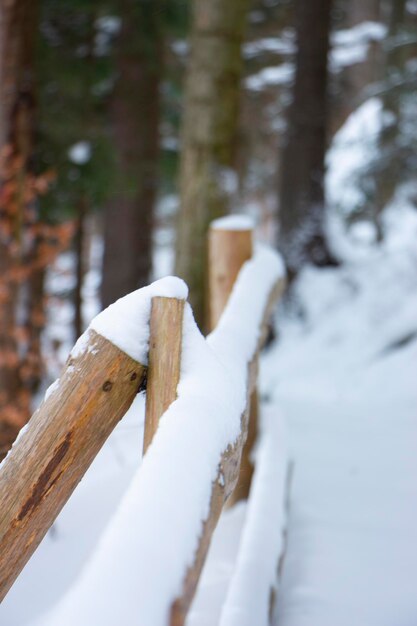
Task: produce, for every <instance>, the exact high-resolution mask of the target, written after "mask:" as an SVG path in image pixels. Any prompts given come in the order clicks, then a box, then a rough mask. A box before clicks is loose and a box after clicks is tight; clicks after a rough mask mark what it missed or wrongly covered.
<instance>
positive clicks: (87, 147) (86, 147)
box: [68, 141, 92, 165]
mask: <svg viewBox="0 0 417 626" xmlns="http://www.w3.org/2000/svg"><path fill="white" fill-rule="evenodd" d="M91 153H92V148H91V143H90V142H89V141H78V143H75V144H74V145H72V146H71V147H70V148H69V150H68V158H69V160H70V161H72V162H73V163H75V164H76V165H84V164H85V163H88V161H89V160H90V159H91Z"/></svg>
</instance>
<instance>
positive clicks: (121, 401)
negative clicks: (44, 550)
mask: <svg viewBox="0 0 417 626" xmlns="http://www.w3.org/2000/svg"><path fill="white" fill-rule="evenodd" d="M85 339H86V341H85V345H84V348H83V349H82V350H80V351H79V353H77V352H76V351H75V352H73V354H72V356H70V358H69V360H68V363H67V365H66V367H65V368H64V370H63V372H62V374H61V377H60V378H59V381H58V382H57V383H56V384H55V385H54V387H53V389H52V390H51V391H50V393H49V394H47V397H46V399H45V401H44V402H43V404H42V405H41V406H40V408H39V409H38V410H37V411H36V413H35V414H34V415H33V417H32V418H31V420H30V421H29V423H28V425H27V428H26V431H25V432H24V433H23V434H22V436H21V437H20V438H19V440H18V441H17V442H15V444H14V446H13V448H12V449H11V451H10V453H9V455H8V456H7V457H6V459H5V460H4V461H3V463H2V465H1V467H0V601H1V600H2V599H3V598H4V597H5V595H6V594H7V592H8V590H9V589H10V587H11V586H12V584H13V583H14V581H15V580H16V578H17V576H18V575H19V573H20V571H21V570H22V569H23V567H24V566H25V564H26V563H27V561H28V560H29V558H30V557H31V555H32V554H33V552H34V551H35V550H36V548H37V546H38V545H39V543H40V542H41V540H42V538H43V537H44V535H45V534H46V532H47V530H48V529H49V527H50V526H51V525H52V523H53V522H54V521H55V518H56V517H57V515H58V513H59V512H60V510H61V509H62V507H63V506H64V504H65V503H66V502H67V500H68V498H69V497H70V495H71V493H72V492H73V491H74V489H75V487H76V486H77V485H78V483H79V482H80V480H81V478H82V477H83V475H84V474H85V472H86V471H87V469H88V467H89V466H90V464H91V463H92V461H93V459H94V457H95V456H96V454H97V453H98V451H99V450H100V448H101V447H102V445H103V443H104V442H105V440H106V439H107V437H108V436H109V435H110V433H111V431H112V430H113V428H114V427H115V426H116V424H117V423H118V422H119V420H120V419H121V418H122V417H123V415H124V414H125V413H126V411H127V409H128V408H129V406H130V405H131V403H132V401H133V399H134V397H135V396H136V394H137V392H138V388H139V387H140V386H141V384H142V381H143V379H144V377H145V373H146V368H145V367H144V366H143V365H141V364H140V363H138V362H137V361H135V360H133V359H132V358H131V357H130V356H128V355H127V354H125V353H124V352H122V350H120V349H119V348H117V347H116V346H115V345H113V344H112V343H111V342H110V341H108V340H107V339H105V338H104V337H102V336H101V335H99V334H98V333H96V332H95V331H93V330H90V331H88V334H86V335H85Z"/></svg>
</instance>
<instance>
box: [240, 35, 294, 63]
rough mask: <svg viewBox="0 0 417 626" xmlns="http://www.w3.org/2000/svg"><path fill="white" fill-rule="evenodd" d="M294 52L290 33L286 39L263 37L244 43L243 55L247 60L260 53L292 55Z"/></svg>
mask: <svg viewBox="0 0 417 626" xmlns="http://www.w3.org/2000/svg"><path fill="white" fill-rule="evenodd" d="M295 51H296V47H295V43H294V36H293V33H292V32H290V33H288V35H287V36H286V37H264V38H263V39H256V40H255V41H250V42H248V43H245V44H244V46H243V55H244V57H245V58H247V59H251V58H253V57H256V56H258V55H260V54H262V53H265V52H268V53H272V54H282V55H292V54H294V53H295Z"/></svg>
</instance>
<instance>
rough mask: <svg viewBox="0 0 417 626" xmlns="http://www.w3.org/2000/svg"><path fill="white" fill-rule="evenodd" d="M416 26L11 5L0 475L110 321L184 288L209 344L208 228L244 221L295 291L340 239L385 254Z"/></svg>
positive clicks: (261, 14)
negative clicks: (307, 269) (153, 296)
mask: <svg viewBox="0 0 417 626" xmlns="http://www.w3.org/2000/svg"><path fill="white" fill-rule="evenodd" d="M416 26H417V2H414V1H413V0H408V1H405V0H349V1H348V0H317V1H316V2H314V3H312V2H309V1H308V0H228V2H227V3H224V2H221V0H210V2H207V0H205V1H204V0H190V1H187V0H176V1H173V2H164V1H163V0H121V1H120V2H105V1H102V0H96V1H95V2H93V1H91V0H90V1H89V0H76V1H71V2H70V1H69V0H60V2H59V3H58V2H55V1H54V0H38V1H37V2H30V1H29V0H11V1H10V0H8V1H6V0H1V2H0V42H1V43H0V45H1V53H0V85H1V92H0V146H1V152H0V355H1V358H0V448H1V450H0V455H1V456H4V455H5V454H6V452H7V450H8V449H9V447H10V445H11V443H12V442H13V440H14V439H15V437H16V434H17V432H18V431H19V429H20V428H21V426H22V425H23V424H24V423H25V422H26V421H27V420H28V418H29V416H30V414H31V411H32V408H33V405H34V403H36V400H37V397H38V394H39V393H40V392H42V391H43V390H44V389H45V387H46V386H47V385H48V384H49V383H50V382H51V380H53V379H54V378H55V377H56V376H57V373H58V371H59V368H60V366H61V365H62V363H63V362H64V360H65V358H66V355H67V353H68V348H69V347H70V345H71V344H72V343H73V341H74V340H75V339H76V338H77V337H78V336H79V335H80V334H81V333H82V331H83V329H84V328H85V327H86V325H87V324H88V322H89V321H90V319H91V317H92V316H93V315H94V314H95V313H97V312H98V310H99V309H100V308H101V307H104V306H107V305H108V304H110V303H111V302H113V301H114V300H115V299H117V298H118V297H120V296H122V295H124V294H126V293H128V292H129V291H132V290H134V289H136V288H138V287H140V286H143V285H145V284H147V283H149V281H150V280H152V278H153V277H155V276H160V275H162V274H167V273H171V272H175V273H176V274H178V275H180V276H181V277H183V278H184V279H185V280H186V281H187V283H188V284H189V287H190V299H191V302H192V304H193V308H194V311H195V314H196V318H197V320H198V322H199V324H200V326H201V328H203V329H206V327H207V321H206V308H207V307H206V302H205V294H206V288H205V283H206V277H205V271H206V248H205V246H206V244H205V237H206V231H207V227H208V224H209V223H210V221H211V220H212V219H214V218H216V217H218V216H220V215H225V214H228V213H235V212H239V213H241V212H244V213H247V214H249V215H251V216H253V217H254V218H255V220H256V222H257V225H258V234H259V236H260V237H261V238H263V239H266V240H268V241H270V242H271V241H272V242H274V244H275V245H276V246H277V247H278V248H279V249H280V251H281V252H282V254H283V255H284V258H285V262H286V265H287V270H288V275H289V279H290V283H292V282H293V281H294V280H296V278H297V274H298V273H299V272H300V269H301V268H302V267H304V266H305V265H306V264H309V263H312V264H314V265H316V266H320V267H328V266H333V265H336V264H339V263H342V262H343V255H342V254H340V250H339V249H338V246H337V245H336V240H337V236H336V232H337V228H338V229H339V230H340V229H341V230H342V231H343V232H344V233H345V234H347V235H348V236H349V237H351V238H353V239H355V240H356V241H361V242H364V243H366V244H370V245H379V243H380V242H383V240H384V222H383V219H382V218H381V216H382V215H383V210H384V208H385V207H386V206H387V205H389V203H390V202H391V201H392V200H393V198H394V197H395V196H396V194H398V193H400V192H401V193H403V194H404V193H405V194H407V197H408V199H409V201H410V202H411V203H412V204H413V205H415V201H416V199H417V195H416V192H417V190H416V187H415V182H414V181H415V170H416V154H417V151H416V145H415V144H416V139H417V131H416V119H417V103H416V100H415V97H414V91H415V87H416V75H417V73H416V69H417V30H416ZM355 116H356V117H355ZM358 119H361V120H362V122H361V123H362V128H363V131H362V133H361V135H360V136H359V138H358V137H356V138H355V137H354V138H353V139H352V141H356V142H357V145H356V144H355V145H353V146H350V148H351V149H350V150H348V151H345V152H344V153H343V154H342V153H340V154H338V153H337V142H336V139H335V138H336V137H337V133H338V132H340V129H343V128H345V129H346V128H347V127H348V125H349V123H350V122H352V123H353V120H356V121H357V120H358ZM329 146H332V150H333V157H332V158H333V160H334V159H346V164H345V165H346V166H345V168H343V167H340V163H339V171H341V172H342V174H343V171H344V172H345V176H344V177H343V175H341V176H339V178H338V179H337V180H335V178H334V177H333V178H332V179H331V181H328V182H327V184H325V182H326V168H327V167H328V166H329V154H330V153H329ZM335 150H336V152H335ZM352 161H353V163H352ZM413 183H414V184H413ZM293 306H295V310H296V311H297V314H300V315H302V311H300V310H297V307H296V304H295V305H294V304H293Z"/></svg>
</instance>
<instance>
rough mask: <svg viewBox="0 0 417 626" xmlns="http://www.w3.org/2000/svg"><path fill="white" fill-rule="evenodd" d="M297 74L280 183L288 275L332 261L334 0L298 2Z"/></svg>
mask: <svg viewBox="0 0 417 626" xmlns="http://www.w3.org/2000/svg"><path fill="white" fill-rule="evenodd" d="M294 5H295V25H296V32H297V42H298V47H297V55H296V76H295V84H294V89H293V102H292V104H291V106H290V110H289V120H288V131H287V143H286V146H285V148H284V153H283V158H282V167H281V185H280V231H279V242H278V243H279V247H280V250H281V251H282V253H283V254H284V257H285V260H286V264H287V267H288V272H289V277H290V279H291V278H292V277H294V276H295V275H296V274H297V272H298V271H299V269H300V268H301V266H302V265H303V264H304V263H306V262H311V263H313V264H315V265H318V266H326V265H329V264H333V263H334V260H333V259H332V256H331V254H330V253H329V250H328V247H327V244H326V238H325V233H324V211H325V197H324V173H325V152H326V130H327V123H328V119H327V118H328V107H327V84H328V69H327V57H328V52H329V31H330V13H331V7H332V0H317V1H316V2H305V0H295V2H294Z"/></svg>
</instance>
